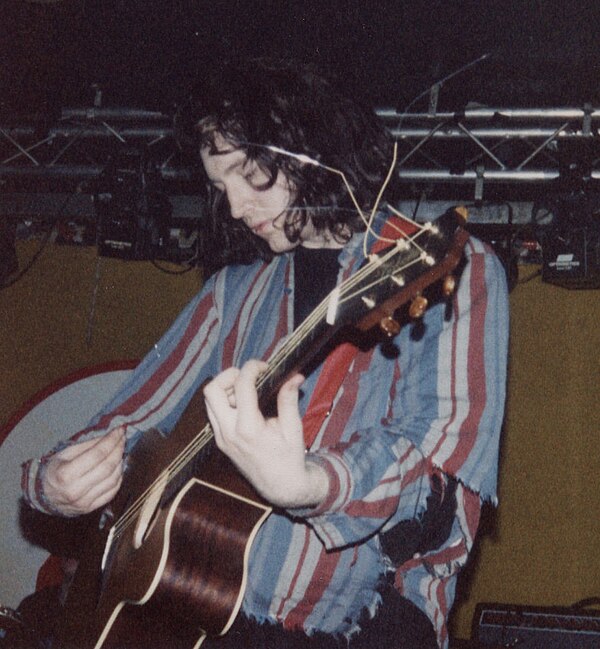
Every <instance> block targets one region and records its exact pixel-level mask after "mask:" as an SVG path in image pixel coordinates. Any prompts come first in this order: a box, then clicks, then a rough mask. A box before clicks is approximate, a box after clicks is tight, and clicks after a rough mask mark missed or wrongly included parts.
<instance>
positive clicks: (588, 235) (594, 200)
mask: <svg viewBox="0 0 600 649" xmlns="http://www.w3.org/2000/svg"><path fill="white" fill-rule="evenodd" d="M572 167H573V169H576V168H577V165H575V164H573V165H572ZM585 182H586V181H585V180H584V179H583V178H581V177H579V178H575V177H571V178H568V179H567V180H566V181H565V185H566V186H570V187H574V188H575V189H573V190H572V191H570V192H569V193H567V194H562V195H559V196H555V197H553V198H551V199H550V200H549V201H548V206H549V209H550V210H551V211H552V213H553V215H554V217H553V219H552V221H551V223H550V224H549V225H548V226H546V227H542V228H539V229H538V233H539V240H540V242H541V245H542V257H543V263H542V279H543V281H545V282H549V283H551V284H557V285H559V286H563V287H565V288H583V289H585V288H600V194H596V193H595V192H592V191H587V188H586V186H585Z"/></svg>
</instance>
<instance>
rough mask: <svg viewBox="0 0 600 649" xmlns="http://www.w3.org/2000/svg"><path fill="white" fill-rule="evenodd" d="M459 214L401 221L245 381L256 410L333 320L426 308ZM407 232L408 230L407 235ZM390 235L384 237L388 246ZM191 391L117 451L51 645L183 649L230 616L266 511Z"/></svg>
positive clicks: (374, 319)
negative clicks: (121, 467) (167, 427)
mask: <svg viewBox="0 0 600 649" xmlns="http://www.w3.org/2000/svg"><path fill="white" fill-rule="evenodd" d="M464 218H465V212H464V211H463V209H462V208H457V209H456V210H450V211H449V212H447V213H446V214H445V215H443V216H442V217H440V218H439V219H438V220H437V221H435V222H433V223H428V224H425V225H423V226H415V225H414V224H410V225H409V226H407V224H406V222H405V221H403V220H401V219H396V221H397V223H398V227H397V231H395V235H394V236H393V237H390V238H388V239H387V240H386V242H385V244H382V242H381V241H379V242H378V246H377V248H378V249H377V253H376V254H371V255H369V256H368V257H367V259H366V260H365V263H364V264H363V265H362V266H361V267H360V269H359V270H358V271H357V272H356V273H354V274H353V275H352V276H351V277H349V278H348V279H347V280H345V281H344V282H343V283H341V284H340V285H339V286H338V287H337V288H336V289H335V290H334V291H333V292H332V293H331V294H330V295H329V296H328V297H327V298H326V299H325V300H324V301H323V302H322V303H321V304H320V305H319V306H318V307H317V308H316V309H315V310H314V311H313V312H312V314H311V315H310V316H309V317H308V318H307V319H306V320H305V321H304V322H303V323H302V324H301V325H300V326H299V327H298V329H296V331H295V332H294V333H293V334H292V335H291V336H290V337H289V339H288V340H286V341H285V343H284V344H283V346H282V347H281V348H280V349H279V350H278V351H277V352H275V354H274V355H273V356H272V357H271V358H270V359H269V360H268V366H269V369H268V370H267V371H266V372H265V373H264V374H263V375H262V376H261V377H260V379H259V382H258V384H257V389H258V393H259V402H260V404H261V405H262V406H266V404H268V403H269V402H271V400H272V399H273V397H274V396H275V395H276V393H277V392H278V390H279V387H280V386H281V385H282V383H283V382H284V381H285V379H286V378H287V377H288V376H290V375H291V374H292V373H293V372H297V371H301V370H302V369H303V368H306V366H307V364H308V363H310V361H311V360H312V359H314V358H315V355H316V354H317V353H318V352H319V351H320V350H321V349H323V346H324V345H325V344H326V343H327V342H328V341H330V340H331V339H332V337H333V336H334V335H335V334H336V333H338V332H339V331H340V330H341V329H342V328H344V327H348V326H350V327H355V328H357V329H358V330H360V331H363V332H366V331H369V330H371V329H373V328H374V327H377V326H379V327H380V328H381V329H382V330H383V331H384V332H385V333H386V334H387V335H389V336H393V335H395V334H396V333H397V332H398V331H399V327H400V325H399V323H398V321H397V319H396V317H395V314H396V313H397V311H398V309H399V308H400V307H401V306H403V305H406V306H407V307H408V304H409V303H410V307H409V311H410V314H411V316H413V317H418V316H420V315H421V314H422V312H423V310H424V308H425V306H426V298H425V297H424V296H423V292H424V291H425V289H426V288H427V287H429V286H431V285H433V284H434V283H435V284H437V283H438V281H439V280H442V279H444V278H447V279H446V280H445V281H444V288H443V290H444V292H445V293H448V294H449V293H450V292H451V291H452V290H453V286H452V281H451V280H450V279H449V278H450V277H451V273H452V271H453V270H454V269H455V268H456V266H457V265H458V264H459V262H460V259H461V257H462V249H463V247H464V244H465V242H466V240H467V238H468V234H467V232H466V231H465V230H464V228H463V227H462V225H463V223H464ZM407 233H408V234H407ZM394 239H396V240H395V241H394ZM202 422H208V418H207V417H206V414H205V411H204V403H203V399H202V394H201V390H199V391H198V393H197V394H196V395H195V396H194V398H193V399H192V401H191V403H190V405H189V406H188V408H187V409H186V411H185V412H184V414H183V416H182V418H181V420H180V422H179V423H178V425H177V426H176V428H175V429H174V431H173V432H172V433H171V435H170V436H169V437H168V438H164V437H163V436H161V435H160V434H159V433H158V432H157V431H148V432H147V433H145V434H144V435H143V436H142V439H141V441H140V442H139V443H138V444H137V445H136V446H135V448H134V450H133V452H132V454H131V456H130V457H129V458H128V468H127V470H126V473H125V478H124V482H123V485H122V487H121V490H120V492H119V494H118V495H117V497H116V498H115V500H114V501H113V502H112V503H111V504H110V506H108V507H106V508H105V509H104V510H103V511H102V512H101V513H100V514H99V517H98V516H95V517H94V518H93V520H92V524H91V526H90V534H89V538H88V539H87V540H85V542H84V543H83V548H84V555H83V556H82V557H81V558H80V561H79V567H78V569H77V571H76V574H75V577H74V580H73V582H72V584H71V585H70V587H69V591H68V595H67V600H66V604H65V608H64V615H63V617H62V619H61V620H60V621H59V624H58V625H57V626H58V630H57V639H56V645H53V647H54V646H56V647H57V648H58V649H142V648H144V649H149V648H153V647H157V648H158V647H168V648H169V649H195V648H197V647H199V646H200V645H201V644H202V641H203V640H204V638H205V637H206V636H207V635H222V634H224V633H226V632H227V630H228V629H229V627H230V626H231V624H232V623H233V620H234V619H235V616H236V615H237V613H238V611H239V609H240V606H241V602H242V598H243V595H244V587H245V582H246V574H247V567H248V566H247V564H248V556H249V552H250V548H251V545H252V541H253V539H254V537H255V536H256V533H257V531H258V529H259V528H260V526H261V524H262V523H263V522H264V520H265V519H266V518H267V517H268V516H269V513H270V512H271V508H270V506H269V505H268V504H267V503H265V502H263V500H262V499H261V498H260V497H259V496H258V495H257V494H256V493H255V491H254V490H253V488H252V487H251V486H250V485H249V484H248V483H247V482H246V481H245V479H244V478H242V476H241V475H240V474H239V473H238V472H237V471H236V470H235V468H234V467H233V466H232V465H231V464H230V462H229V461H228V460H227V458H226V457H225V456H224V455H223V454H222V453H220V452H219V451H218V449H217V448H216V446H215V445H214V443H212V439H213V434H212V431H211V428H210V425H209V424H208V423H202Z"/></svg>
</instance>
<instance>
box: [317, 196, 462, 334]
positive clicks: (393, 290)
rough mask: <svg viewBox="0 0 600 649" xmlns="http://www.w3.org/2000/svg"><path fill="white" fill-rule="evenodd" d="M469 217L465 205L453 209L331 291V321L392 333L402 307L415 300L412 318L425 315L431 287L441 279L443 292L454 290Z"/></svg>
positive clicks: (401, 240)
mask: <svg viewBox="0 0 600 649" xmlns="http://www.w3.org/2000/svg"><path fill="white" fill-rule="evenodd" d="M465 221H466V209H465V208H455V209H452V210H449V211H448V212H446V213H445V214H444V215H443V216H441V217H440V218H439V219H437V220H436V221H433V222H431V223H426V224H424V225H423V226H422V227H420V228H418V230H417V231H416V232H415V233H413V234H412V235H410V236H409V237H406V238H400V239H398V240H397V241H396V242H395V243H392V244H390V245H389V247H387V248H385V249H383V250H382V251H380V252H379V253H377V255H373V256H371V257H370V258H369V260H368V261H366V262H365V264H364V265H363V266H362V267H361V269H360V270H359V271H358V272H357V273H356V274H355V275H353V276H352V277H351V278H350V279H349V280H347V281H346V282H344V283H343V284H342V285H341V286H340V287H339V289H338V290H337V291H335V292H334V293H332V295H331V297H330V303H329V310H328V314H327V321H328V322H329V323H330V324H334V323H335V324H340V323H345V324H352V325H354V326H355V327H356V328H358V329H360V330H361V331H367V330H369V329H371V328H372V327H375V326H379V327H380V328H381V329H382V330H383V331H384V332H385V333H386V334H388V335H390V336H393V335H395V334H396V333H398V331H399V329H400V325H399V324H398V322H397V321H396V320H395V318H394V313H395V312H396V311H397V309H398V308H399V307H401V306H402V305H404V304H406V303H408V302H410V303H411V304H410V307H409V314H410V316H411V317H413V318H418V317H421V316H422V315H423V313H424V312H425V310H426V308H427V299H426V298H425V296H424V295H423V291H424V290H425V289H426V288H427V287H428V286H431V285H432V284H435V283H436V282H438V281H440V280H441V281H442V291H443V292H444V294H446V295H449V294H451V293H452V292H453V291H454V284H455V282H454V280H453V277H452V272H453V271H454V269H455V268H456V267H457V265H458V264H459V262H460V260H461V257H462V251H463V248H464V245H465V243H466V241H467V239H468V237H469V234H468V232H467V231H466V230H465V229H464V228H463V227H462V226H463V224H464V223H465Z"/></svg>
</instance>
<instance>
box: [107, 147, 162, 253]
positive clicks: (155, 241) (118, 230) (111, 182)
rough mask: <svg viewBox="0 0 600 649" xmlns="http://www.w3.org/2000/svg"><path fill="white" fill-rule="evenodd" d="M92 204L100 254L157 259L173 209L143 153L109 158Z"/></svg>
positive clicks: (131, 152)
mask: <svg viewBox="0 0 600 649" xmlns="http://www.w3.org/2000/svg"><path fill="white" fill-rule="evenodd" d="M94 202H95V206H96V213H97V216H98V224H97V243H98V252H99V254H100V255H103V256H106V257H121V258H123V259H134V260H141V259H155V258H157V257H159V256H160V251H161V249H163V248H164V247H166V243H167V240H168V236H169V229H168V228H169V219H170V216H171V211H172V210H171V205H170V203H169V199H168V197H167V195H166V194H165V193H164V192H162V191H160V188H159V178H158V175H157V173H156V170H155V169H154V168H153V167H152V165H151V164H148V163H147V162H146V160H145V159H144V156H143V154H141V153H140V152H138V151H135V150H134V151H128V152H124V153H122V154H121V155H119V156H118V157H116V158H114V159H112V160H111V161H110V162H109V164H108V165H107V167H106V168H105V169H104V171H103V172H102V174H101V175H100V177H99V179H98V182H97V190H96V192H95V193H94Z"/></svg>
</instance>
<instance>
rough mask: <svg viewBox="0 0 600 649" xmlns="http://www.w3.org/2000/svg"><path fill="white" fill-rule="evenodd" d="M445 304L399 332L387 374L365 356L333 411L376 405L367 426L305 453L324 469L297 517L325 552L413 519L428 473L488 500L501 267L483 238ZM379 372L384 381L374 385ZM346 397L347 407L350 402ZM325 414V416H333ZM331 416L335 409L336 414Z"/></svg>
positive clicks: (499, 411) (502, 325) (501, 345)
mask: <svg viewBox="0 0 600 649" xmlns="http://www.w3.org/2000/svg"><path fill="white" fill-rule="evenodd" d="M468 246H469V249H468V251H467V254H466V263H465V267H464V270H463V272H462V275H461V279H460V282H459V286H458V289H457V292H456V294H455V296H454V297H453V299H452V301H451V303H450V304H445V303H439V304H437V305H435V306H433V307H432V308H431V309H430V310H429V311H428V312H427V313H426V315H425V318H424V319H423V321H422V322H421V323H420V324H418V325H416V326H408V327H405V329H404V330H403V331H402V332H401V333H400V334H399V337H398V340H397V348H398V354H397V357H396V358H395V359H390V360H387V363H390V364H392V365H393V367H394V369H393V372H391V371H389V370H386V371H385V372H380V373H379V374H378V372H377V365H376V363H377V362H379V363H385V362H386V361H385V360H383V359H380V360H379V361H376V360H372V361H371V365H370V366H369V367H368V368H367V369H366V370H365V376H366V375H368V374H369V373H371V372H372V377H371V378H372V381H369V380H365V379H363V380H362V381H361V382H360V384H359V386H358V387H357V388H356V389H355V390H354V392H353V390H352V388H351V387H348V386H346V385H345V384H344V385H343V387H344V388H345V392H347V393H349V395H350V396H348V397H347V399H346V401H345V402H344V394H343V395H342V397H341V398H340V400H339V402H338V404H337V407H338V408H342V409H346V410H348V411H351V412H350V414H349V415H348V416H347V422H348V425H349V426H352V425H353V422H355V421H363V423H364V417H362V419H361V414H360V413H358V412H356V411H357V410H358V409H363V410H365V409H369V408H370V407H371V406H370V404H371V403H380V404H381V392H382V390H383V389H384V388H385V391H386V392H387V393H388V400H387V404H386V407H385V409H384V410H379V411H377V412H374V413H372V420H373V424H372V425H371V426H368V427H366V426H363V427H360V428H358V427H354V428H353V429H352V430H351V432H349V433H347V435H346V436H345V438H342V439H340V440H339V441H337V443H334V444H328V445H324V446H322V447H321V448H319V449H317V450H315V451H313V452H312V453H311V454H310V458H311V459H312V461H315V462H318V463H319V464H320V465H321V466H322V467H323V468H324V469H325V471H326V472H327V474H328V476H329V482H330V490H329V493H328V495H327V497H326V499H325V500H324V501H323V502H322V503H321V504H320V505H319V506H318V507H316V508H314V509H312V510H303V511H301V512H296V514H299V515H301V516H303V517H305V518H306V520H307V521H308V522H309V523H310V525H311V526H312V527H313V528H314V529H315V531H316V533H317V534H318V535H319V537H320V538H321V540H322V541H323V543H324V544H325V546H326V547H327V548H335V547H343V546H345V545H348V544H354V543H358V542H361V541H363V540H365V539H367V538H369V537H370V536H372V535H373V534H376V533H377V532H378V531H380V530H382V529H389V528H390V527H392V526H393V525H395V524H396V523H398V522H400V521H402V520H407V519H418V518H419V517H421V516H422V515H423V513H424V511H425V508H426V506H427V497H428V496H429V495H430V494H431V489H432V486H431V477H432V475H433V473H434V472H435V471H442V472H443V473H445V474H447V475H449V476H453V477H455V478H457V479H458V480H459V481H461V482H462V483H463V484H464V485H465V486H466V487H467V488H468V489H469V490H470V491H472V492H474V493H476V494H479V496H480V498H481V499H482V500H494V499H495V487H496V473H497V463H498V446H499V436H500V428H501V424H502V419H503V412H504V398H505V377H506V355H507V341H508V336H507V314H508V308H507V299H506V298H507V291H506V281H505V273H504V270H503V268H502V266H501V264H500V263H499V261H498V260H497V258H496V257H495V255H493V254H492V253H491V251H489V250H488V249H487V247H486V246H484V244H481V242H477V241H470V242H469V244H468ZM381 376H385V377H388V378H389V379H390V380H387V383H383V382H382V380H381V378H380V377H381ZM352 399H355V401H356V403H355V404H351V403H350V401H351V400H352ZM334 414H335V413H334ZM338 416H339V413H338Z"/></svg>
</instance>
